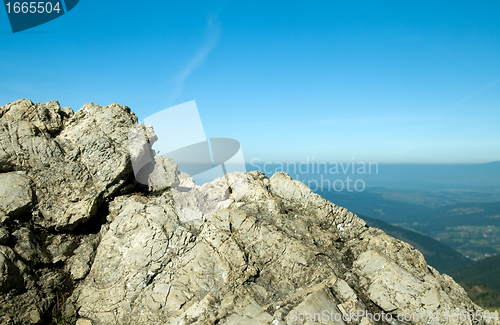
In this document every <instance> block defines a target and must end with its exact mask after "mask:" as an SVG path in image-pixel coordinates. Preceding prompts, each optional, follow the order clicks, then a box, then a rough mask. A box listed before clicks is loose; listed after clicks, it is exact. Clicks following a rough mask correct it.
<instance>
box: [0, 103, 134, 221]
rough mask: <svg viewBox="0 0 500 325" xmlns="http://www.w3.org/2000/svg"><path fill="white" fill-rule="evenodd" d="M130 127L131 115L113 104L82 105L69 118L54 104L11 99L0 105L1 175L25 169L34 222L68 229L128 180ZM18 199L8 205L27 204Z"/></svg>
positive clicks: (63, 110)
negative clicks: (31, 191) (30, 187)
mask: <svg viewBox="0 0 500 325" xmlns="http://www.w3.org/2000/svg"><path fill="white" fill-rule="evenodd" d="M135 123H137V118H136V117H135V115H134V114H133V113H131V112H130V110H129V109H128V108H127V107H125V106H120V105H117V104H112V105H110V106H106V107H102V106H97V105H93V104H87V105H85V106H84V107H82V109H80V110H79V111H78V112H77V113H76V114H73V111H72V110H71V109H67V108H61V107H60V106H59V104H58V103H57V102H49V103H46V104H33V103H32V102H30V101H28V100H19V101H16V102H14V103H12V104H9V105H5V106H2V107H0V143H1V146H0V171H3V172H8V171H25V172H26V173H27V177H28V178H30V179H31V180H32V181H33V182H34V192H35V197H36V201H37V211H38V212H39V214H38V215H37V216H35V220H34V222H35V223H36V224H38V225H40V226H42V227H44V228H53V229H55V230H71V229H73V228H74V227H75V226H76V225H78V224H79V223H80V222H83V221H86V220H88V219H89V218H90V217H92V215H93V214H95V212H96V210H97V208H98V206H99V204H100V203H101V202H102V201H103V200H104V199H106V198H109V197H110V196H112V195H113V194H115V193H116V192H117V191H118V190H119V189H120V188H121V187H122V186H123V185H124V183H125V182H127V181H128V180H129V177H128V176H129V175H130V173H131V165H130V159H129V154H128V144H127V139H128V131H129V129H130V128H131V127H132V125H134V124H135ZM12 176H13V175H12ZM12 176H11V177H10V178H12ZM6 177H7V176H4V178H6ZM19 184H20V185H19V186H25V187H26V185H25V184H24V183H22V182H20V183H19ZM1 186H2V188H4V187H6V186H8V184H4V183H3V182H2V185H1ZM3 191H4V190H2V192H3ZM18 191H21V190H18ZM0 193H1V192H0ZM19 195H23V199H24V201H21V200H20V198H17V199H16V200H14V199H13V201H14V202H12V203H13V204H18V205H20V204H24V207H26V206H28V205H29V204H31V202H29V203H27V202H26V201H25V199H26V193H19ZM7 208H8V207H7ZM21 208H22V207H21V206H20V207H18V209H21ZM8 209H9V208H8ZM10 209H13V207H12V208H10ZM14 212H16V211H11V213H14Z"/></svg>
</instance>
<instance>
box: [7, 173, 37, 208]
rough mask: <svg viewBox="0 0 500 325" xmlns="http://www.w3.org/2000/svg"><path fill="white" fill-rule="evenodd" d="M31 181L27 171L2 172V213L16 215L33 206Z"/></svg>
mask: <svg viewBox="0 0 500 325" xmlns="http://www.w3.org/2000/svg"><path fill="white" fill-rule="evenodd" d="M30 183H31V181H30V179H29V178H28V177H27V176H26V173H25V172H10V173H2V174H0V213H3V214H5V215H7V216H11V217H16V216H18V215H20V214H22V213H24V212H26V211H28V210H29V209H30V208H31V207H32V202H33V192H32V190H31V185H30Z"/></svg>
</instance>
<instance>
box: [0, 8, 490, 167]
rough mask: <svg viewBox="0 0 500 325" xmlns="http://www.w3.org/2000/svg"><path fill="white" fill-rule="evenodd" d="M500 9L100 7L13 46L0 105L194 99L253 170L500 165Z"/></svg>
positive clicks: (3, 29)
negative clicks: (348, 164)
mask: <svg viewBox="0 0 500 325" xmlns="http://www.w3.org/2000/svg"><path fill="white" fill-rule="evenodd" d="M499 17H500V2H499V1H480V2H473V1H469V2H462V1H356V2H353V3H351V2H349V1H303V2H297V1H218V2H209V1H196V2H194V1H175V2H174V1H164V0H163V1H144V2H138V1H134V2H132V1H96V0H81V1H80V3H79V4H78V5H77V6H76V7H75V8H74V9H73V10H72V11H70V12H69V13H67V14H66V15H64V16H62V17H60V18H58V19H56V20H54V21H51V22H49V23H46V24H44V25H41V26H38V27H35V28H33V29H30V30H27V31H24V32H20V33H16V34H12V32H11V30H10V26H9V23H8V19H7V14H6V11H5V10H3V9H1V8H0V105H3V104H6V103H9V102H12V101H14V100H16V99H19V98H28V99H31V100H32V101H34V102H46V101H50V100H58V101H59V102H60V103H61V105H63V106H69V107H72V108H73V109H74V110H77V109H79V108H80V107H81V106H82V105H83V104H84V103H87V102H94V103H96V104H100V105H108V104H110V103H112V102H117V103H119V104H124V105H127V106H129V107H131V108H132V110H133V111H134V112H135V113H136V114H137V115H138V117H139V118H140V119H143V118H145V117H147V116H149V115H151V114H153V113H155V112H157V111H159V110H162V109H165V108H168V107H170V106H172V105H175V104H180V103H184V102H187V101H190V100H195V101H196V103H197V105H198V109H199V112H200V115H201V119H202V121H203V124H204V128H205V133H206V135H207V136H208V137H229V138H234V139H237V140H238V141H240V143H241V144H242V148H243V152H244V155H245V157H246V159H247V160H248V161H249V160H250V159H252V158H260V159H261V161H262V162H264V161H303V160H305V159H306V157H314V159H315V160H316V161H321V160H323V161H352V158H353V157H354V159H355V160H356V161H377V162H380V163H383V162H412V163H442V162H447V163H450V162H451V163H454V162H456V163H463V162H489V161H496V160H500V127H499V125H500V18H499Z"/></svg>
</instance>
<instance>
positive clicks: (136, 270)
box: [0, 101, 500, 325]
mask: <svg viewBox="0 0 500 325" xmlns="http://www.w3.org/2000/svg"><path fill="white" fill-rule="evenodd" d="M0 116H1V120H0V125H1V126H2V129H0V132H2V133H0V138H1V139H2V142H1V143H2V144H1V149H0V164H1V167H0V170H1V171H2V172H3V173H2V174H0V178H1V179H6V180H8V182H7V183H8V184H13V185H9V186H14V187H15V188H16V190H12V191H11V195H10V196H9V195H4V194H2V193H9V190H8V189H6V188H5V186H6V185H4V183H3V182H2V183H1V184H0V200H1V202H2V206H1V207H0V208H1V211H2V214H3V216H4V217H3V219H2V224H1V228H0V230H1V231H3V232H0V240H1V242H0V244H1V245H3V246H0V306H2V308H0V323H1V324H27V323H28V324H29V323H32V324H36V323H50V319H51V318H52V319H58V318H60V319H65V320H66V322H68V323H70V324H75V323H76V324H94V325H97V324H200V325H201V324H227V325H229V324H273V325H278V324H287V325H291V324H308V325H311V324H499V323H500V322H498V321H495V320H484V319H483V320H480V321H475V322H472V321H470V320H468V319H466V318H464V319H460V317H455V318H453V317H451V312H453V311H458V312H459V313H460V311H468V310H474V312H475V310H479V309H480V308H479V307H478V306H476V305H474V304H473V303H472V302H471V301H470V299H469V298H468V297H467V295H466V293H465V291H464V290H463V289H462V288H461V287H460V286H459V285H457V284H456V283H455V282H454V281H453V280H452V279H451V278H450V277H448V276H447V275H444V274H439V273H438V272H437V271H436V270H435V269H433V268H432V267H430V266H428V265H427V264H426V262H425V260H424V258H423V256H422V254H421V253H420V252H418V251H417V250H415V249H414V248H413V247H412V246H411V245H409V244H406V243H404V242H401V241H399V240H397V239H394V238H392V237H390V236H388V235H386V234H385V233H384V232H382V231H381V230H378V229H376V228H369V227H367V226H366V225H365V223H364V221H362V220H361V219H360V218H358V217H357V216H356V215H354V214H352V213H351V212H349V211H347V210H346V209H343V208H341V207H339V206H336V205H335V204H333V203H331V202H328V201H326V200H324V199H323V198H321V197H320V196H318V195H317V194H314V193H313V192H312V191H311V190H310V189H309V188H308V187H307V186H305V185H304V184H303V183H300V182H297V181H294V180H292V179H291V178H290V177H289V176H288V175H286V174H284V173H277V174H275V175H274V176H273V177H271V178H267V177H266V176H265V175H264V174H262V173H258V172H250V173H232V174H228V175H226V177H225V178H221V179H217V180H215V181H213V182H212V183H209V184H205V185H203V186H201V187H200V186H196V185H195V184H194V182H193V181H192V179H191V178H190V177H189V176H188V175H186V174H184V173H179V172H178V171H177V166H176V165H175V163H174V162H173V161H171V160H169V159H163V158H160V157H155V161H157V166H159V167H158V168H161V169H159V170H156V169H155V170H152V174H151V175H152V176H151V177H156V176H155V175H159V176H158V177H160V176H161V177H163V178H165V177H167V178H166V179H164V180H162V182H163V181H164V182H165V184H169V185H170V186H171V188H167V189H166V190H161V191H158V189H154V191H152V192H150V193H147V194H146V195H143V194H141V193H136V192H138V191H139V190H140V189H141V188H140V187H137V186H136V187H135V188H134V183H133V179H131V178H132V177H131V168H130V154H129V153H128V152H129V151H128V148H127V147H126V146H127V144H128V140H129V139H127V134H128V132H129V131H130V129H131V128H132V127H133V125H134V124H135V123H136V121H137V120H136V118H135V116H134V115H133V114H132V113H130V111H129V109H128V108H126V107H124V106H119V105H116V104H113V105H110V106H106V107H101V106H96V105H92V104H89V105H86V106H84V107H83V108H82V109H81V110H80V111H78V112H77V113H75V114H72V112H71V111H70V110H68V109H61V108H60V107H59V105H58V104H57V103H55V102H51V103H47V104H36V105H35V104H33V103H31V102H29V101H18V102H16V103H13V104H10V105H6V106H4V107H2V108H0ZM140 154H142V153H140V152H139V151H134V150H132V155H140ZM155 166H156V165H155ZM50 173H52V174H54V173H61V175H64V177H62V176H60V177H59V176H57V175H56V177H55V180H54V179H50V178H49V177H48V175H49V174H50ZM165 175H167V176H165ZM163 178H162V179H163ZM7 183H6V184H7ZM173 185H176V186H177V185H180V187H177V188H176V187H174V186H173ZM142 189H143V188H142ZM228 189H229V190H228ZM138 194H140V195H138ZM79 224H80V225H79ZM78 225H79V226H78ZM77 226H78V227H77ZM75 227H76V228H75ZM2 238H4V239H2ZM447 312H448V318H447V317H446V315H447V314H446V313H447ZM377 315H378V316H377ZM381 315H382V319H381V318H380V316H381ZM429 315H431V316H433V317H431V319H429ZM398 316H399V317H400V319H399V320H398ZM377 317H378V318H377ZM405 317H406V320H405ZM408 317H409V318H408Z"/></svg>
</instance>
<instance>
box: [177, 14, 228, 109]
mask: <svg viewBox="0 0 500 325" xmlns="http://www.w3.org/2000/svg"><path fill="white" fill-rule="evenodd" d="M220 34H221V31H220V28H219V26H218V25H217V17H216V16H211V17H209V19H208V21H207V28H206V31H205V41H204V43H203V45H202V47H201V48H200V49H199V50H198V52H196V54H195V55H194V56H193V58H192V59H191V60H190V61H189V62H188V64H187V65H186V66H185V67H184V69H183V70H182V71H180V72H179V73H178V74H177V75H176V76H175V77H174V80H173V81H174V84H175V86H174V92H173V94H172V96H171V98H170V100H169V105H172V104H173V103H174V101H175V100H176V99H177V98H178V97H179V96H180V95H181V93H182V89H183V88H184V83H185V82H186V79H187V78H188V77H189V75H191V73H193V71H194V70H196V69H197V68H199V67H200V66H201V65H202V64H203V62H205V60H206V58H207V56H208V55H209V54H210V52H212V50H213V49H214V48H215V46H216V45H217V43H218V42H219V38H220Z"/></svg>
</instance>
